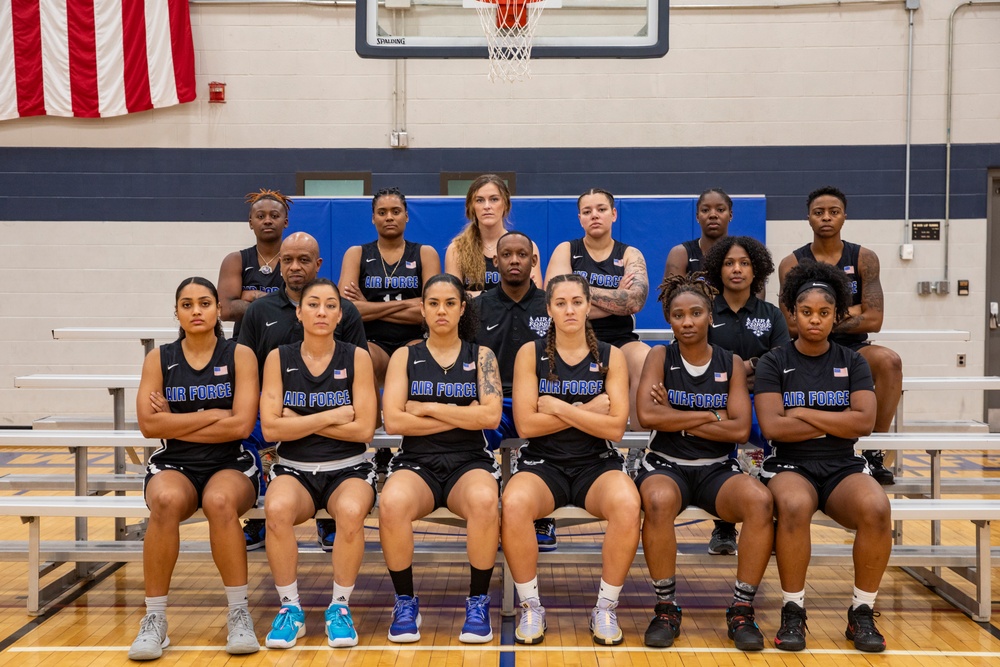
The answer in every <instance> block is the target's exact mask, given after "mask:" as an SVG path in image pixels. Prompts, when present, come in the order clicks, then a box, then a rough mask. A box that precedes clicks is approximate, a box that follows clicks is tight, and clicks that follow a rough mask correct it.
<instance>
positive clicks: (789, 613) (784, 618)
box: [781, 604, 807, 630]
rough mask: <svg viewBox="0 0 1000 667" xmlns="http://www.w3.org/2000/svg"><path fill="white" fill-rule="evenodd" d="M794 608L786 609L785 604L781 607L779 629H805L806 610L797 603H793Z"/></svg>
mask: <svg viewBox="0 0 1000 667" xmlns="http://www.w3.org/2000/svg"><path fill="white" fill-rule="evenodd" d="M793 606H794V607H795V608H794V609H787V607H788V605H787V604H786V605H785V606H784V607H782V608H781V629H784V630H798V629H800V628H801V629H802V630H805V629H806V627H807V626H806V610H805V609H802V608H801V607H799V606H798V605H793Z"/></svg>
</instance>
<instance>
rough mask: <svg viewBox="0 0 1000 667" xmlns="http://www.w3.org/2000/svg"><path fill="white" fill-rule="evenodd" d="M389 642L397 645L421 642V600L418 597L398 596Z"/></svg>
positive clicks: (393, 612) (393, 611) (390, 627)
mask: <svg viewBox="0 0 1000 667" xmlns="http://www.w3.org/2000/svg"><path fill="white" fill-rule="evenodd" d="M389 641H391V642H396V643H397V644H408V643H410V642H415V641H420V598H418V597H417V596H416V595H414V596H413V597H412V598H411V597H410V596H409V595H397V596H396V606H394V607H393V608H392V625H390V626H389Z"/></svg>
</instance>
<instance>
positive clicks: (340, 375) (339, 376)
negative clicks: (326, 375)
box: [333, 368, 347, 380]
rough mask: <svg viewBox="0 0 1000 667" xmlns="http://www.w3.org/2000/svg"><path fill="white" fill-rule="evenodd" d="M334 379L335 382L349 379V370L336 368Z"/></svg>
mask: <svg viewBox="0 0 1000 667" xmlns="http://www.w3.org/2000/svg"><path fill="white" fill-rule="evenodd" d="M333 379H334V380H346V379H347V369H346V368H334V369H333Z"/></svg>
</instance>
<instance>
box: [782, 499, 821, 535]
mask: <svg viewBox="0 0 1000 667" xmlns="http://www.w3.org/2000/svg"><path fill="white" fill-rule="evenodd" d="M773 502H774V513H775V514H776V515H777V518H778V527H779V528H781V527H786V528H787V527H792V526H801V525H803V524H804V525H809V524H810V523H811V522H812V516H813V514H814V513H815V512H816V507H815V505H813V503H811V502H807V501H805V500H803V499H798V498H776V499H774V501H773Z"/></svg>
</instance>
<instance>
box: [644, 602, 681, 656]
mask: <svg viewBox="0 0 1000 667" xmlns="http://www.w3.org/2000/svg"><path fill="white" fill-rule="evenodd" d="M653 614H654V616H653V620H652V621H650V622H649V627H648V628H646V634H645V635H643V637H642V643H644V644H645V645H646V646H652V647H653V648H668V647H670V646H673V645H674V639H676V638H677V637H679V636H680V634H681V608H680V607H678V606H677V605H675V604H673V603H670V602H657V603H656V607H655V608H654V609H653Z"/></svg>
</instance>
